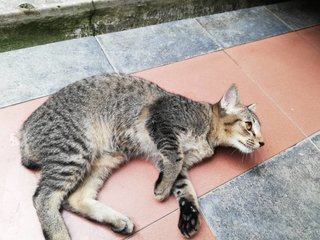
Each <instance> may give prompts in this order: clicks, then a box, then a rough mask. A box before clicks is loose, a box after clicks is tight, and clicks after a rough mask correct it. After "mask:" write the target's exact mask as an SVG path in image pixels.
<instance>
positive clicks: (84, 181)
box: [20, 74, 264, 240]
mask: <svg viewBox="0 0 320 240" xmlns="http://www.w3.org/2000/svg"><path fill="white" fill-rule="evenodd" d="M263 145H264V142H263V139H262V135H261V132H260V121H259V119H258V117H257V115H256V114H255V105H250V106H245V105H243V104H241V103H240V101H239V97H238V91H237V88H236V86H235V85H232V86H231V87H230V88H229V89H228V90H227V91H226V93H225V94H224V95H223V97H222V98H221V100H220V101H219V102H217V103H216V104H209V103H202V102H196V101H193V100H191V99H188V98H186V97H183V96H180V95H177V94H174V93H170V92H168V91H166V90H164V89H162V88H160V87H159V86H157V85H156V84H154V83H151V82H148V81H146V80H144V79H141V78H138V77H134V76H130V75H121V74H107V75H101V76H94V77H90V78H87V79H83V80H80V81H78V82H75V83H73V84H70V85H68V86H66V87H64V88H63V89H61V90H60V91H58V92H57V93H55V94H53V95H52V96H51V97H50V98H49V99H48V100H47V101H46V102H45V103H44V104H43V105H41V106H40V107H39V108H38V109H37V110H35V111H34V112H33V113H32V114H31V116H30V117H29V118H28V119H27V120H26V121H25V122H24V123H23V125H22V127H21V129H20V149H21V161H22V164H23V165H24V166H25V167H27V168H30V169H41V178H40V181H39V184H38V187H37V189H36V191H35V193H34V195H33V203H34V207H35V209H36V211H37V215H38V218H39V221H40V224H41V227H42V230H43V234H44V236H45V238H46V239H50V240H67V239H70V235H69V233H68V230H67V228H66V226H65V223H64V221H63V219H62V216H61V214H60V210H61V209H66V210H69V211H72V212H75V213H77V214H79V215H81V216H84V217H86V218H88V219H90V220H93V221H95V222H99V223H101V224H105V225H107V226H109V227H110V228H111V229H112V230H113V231H115V232H118V233H122V234H131V233H133V230H134V224H133V222H132V221H131V219H129V218H128V217H127V216H125V215H123V214H122V213H119V212H117V211H116V210H113V209H112V208H110V207H107V206H105V205H103V204H102V203H100V202H99V201H97V193H98V191H99V190H100V189H101V187H102V186H103V183H104V182H105V180H106V179H107V178H108V177H109V176H110V174H111V172H112V170H114V169H116V168H118V167H119V166H120V165H122V164H124V163H126V162H128V161H129V160H130V159H132V158H134V157H137V156H144V157H145V158H146V159H150V160H152V161H153V162H154V164H155V165H156V167H157V168H158V169H159V172H160V173H159V177H158V179H157V180H156V182H155V186H154V195H155V198H156V199H157V200H159V201H163V200H165V199H166V198H167V197H168V196H169V195H170V194H173V195H174V196H175V197H176V198H177V201H178V204H179V207H180V217H179V223H178V227H179V229H180V231H181V233H182V235H183V236H184V237H186V238H189V237H191V236H193V235H194V234H195V233H197V232H198V230H199V226H200V221H199V204H198V201H197V196H196V192H195V190H194V188H193V186H192V183H191V182H190V180H189V178H188V173H187V170H188V169H189V168H191V167H192V166H193V165H195V164H197V163H199V162H201V161H202V160H203V159H205V158H208V157H211V156H212V155H213V153H214V149H215V147H217V146H231V147H234V148H237V149H238V150H240V151H241V152H243V153H251V152H253V151H254V150H256V149H258V148H260V147H261V146H263Z"/></svg>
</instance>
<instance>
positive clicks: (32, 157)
mask: <svg viewBox="0 0 320 240" xmlns="http://www.w3.org/2000/svg"><path fill="white" fill-rule="evenodd" d="M19 138H20V152H21V163H22V165H23V166H25V167H26V168H29V169H32V170H37V169H40V168H41V166H42V163H41V158H40V157H39V156H38V154H36V153H35V152H34V151H32V149H33V148H32V147H30V145H29V143H28V141H27V138H26V137H25V135H24V134H21V132H20V133H19Z"/></svg>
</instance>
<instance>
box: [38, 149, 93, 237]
mask: <svg viewBox="0 0 320 240" xmlns="http://www.w3.org/2000/svg"><path fill="white" fill-rule="evenodd" d="M45 161H46V164H44V166H43V167H42V175H41V179H40V182H39V185H38V188H37V190H36V192H35V194H34V195H33V203H34V206H35V208H36V211H37V215H38V218H39V221H40V224H41V227H42V231H43V235H44V237H45V239H47V240H69V239H70V236H69V233H68V230H67V228H66V226H65V223H64V221H63V218H62V216H61V214H60V209H61V204H62V201H63V200H64V199H65V198H66V197H67V195H68V194H69V193H70V192H71V191H72V190H73V189H74V188H75V187H76V186H77V184H78V183H79V182H80V181H81V180H82V179H83V177H84V176H85V174H86V172H87V170H88V167H89V163H88V161H87V160H84V159H82V157H81V156H72V157H70V156H68V155H65V156H64V155H61V154H60V155H55V156H49V157H48V158H47V159H45Z"/></svg>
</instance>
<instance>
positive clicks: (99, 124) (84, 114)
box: [20, 75, 168, 158]
mask: <svg viewBox="0 0 320 240" xmlns="http://www.w3.org/2000/svg"><path fill="white" fill-rule="evenodd" d="M166 94H168V93H167V92H165V91H164V90H162V89H161V88H159V87H158V86H157V85H155V84H152V83H150V82H148V81H145V80H143V79H140V78H136V77H132V76H127V75H101V76H94V77H91V78H87V79H83V80H80V81H78V82H75V83H73V84H70V85H68V86H67V87H65V88H63V89H61V90H60V91H58V92H57V93H55V94H53V95H52V96H51V97H50V98H49V99H48V100H47V101H46V102H45V103H44V104H43V105H41V106H40V107H39V108H38V109H37V110H36V111H35V112H33V113H32V114H31V116H30V117H29V118H28V119H27V120H26V121H25V122H24V124H23V126H22V128H21V130H20V138H21V150H22V153H25V155H29V158H33V156H30V154H28V152H29V150H30V149H35V148H36V149H38V150H39V149H40V148H41V147H43V148H48V147H47V146H50V147H51V145H54V144H56V145H57V146H58V145H59V146H60V145H62V146H64V145H68V141H69V145H70V146H73V145H74V143H75V142H77V141H78V143H77V144H80V145H81V144H82V145H83V146H82V147H81V149H87V148H90V145H91V143H92V141H100V139H101V138H103V140H102V142H104V141H105V140H106V138H107V137H110V136H104V135H102V134H100V133H102V132H106V130H108V129H106V126H107V127H108V128H109V130H110V129H111V130H112V129H113V128H116V127H117V128H119V127H122V128H126V127H129V126H131V125H132V124H133V121H134V119H136V118H137V117H138V115H139V113H140V111H141V110H142V109H143V107H144V106H145V105H148V104H150V103H152V102H153V101H154V100H155V99H157V98H159V97H161V96H163V95H166ZM92 136H94V138H95V139H92ZM96 136H98V137H96ZM96 138H98V139H96ZM53 143H54V144H53ZM70 146H69V148H71V147H70ZM41 151H42V150H41Z"/></svg>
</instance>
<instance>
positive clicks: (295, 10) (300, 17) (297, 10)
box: [267, 1, 320, 30]
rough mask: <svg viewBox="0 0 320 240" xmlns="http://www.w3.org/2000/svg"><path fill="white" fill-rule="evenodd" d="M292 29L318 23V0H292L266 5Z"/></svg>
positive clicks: (319, 17) (319, 18)
mask: <svg viewBox="0 0 320 240" xmlns="http://www.w3.org/2000/svg"><path fill="white" fill-rule="evenodd" d="M267 8H268V9H269V10H270V11H272V12H273V13H274V14H275V15H277V16H278V17H279V18H280V19H282V20H283V21H284V22H285V23H286V24H287V25H288V26H290V28H292V29H293V30H299V29H302V28H306V27H311V26H314V25H317V24H320V3H319V1H318V2H317V1H292V2H285V3H279V4H273V5H269V6H267Z"/></svg>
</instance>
